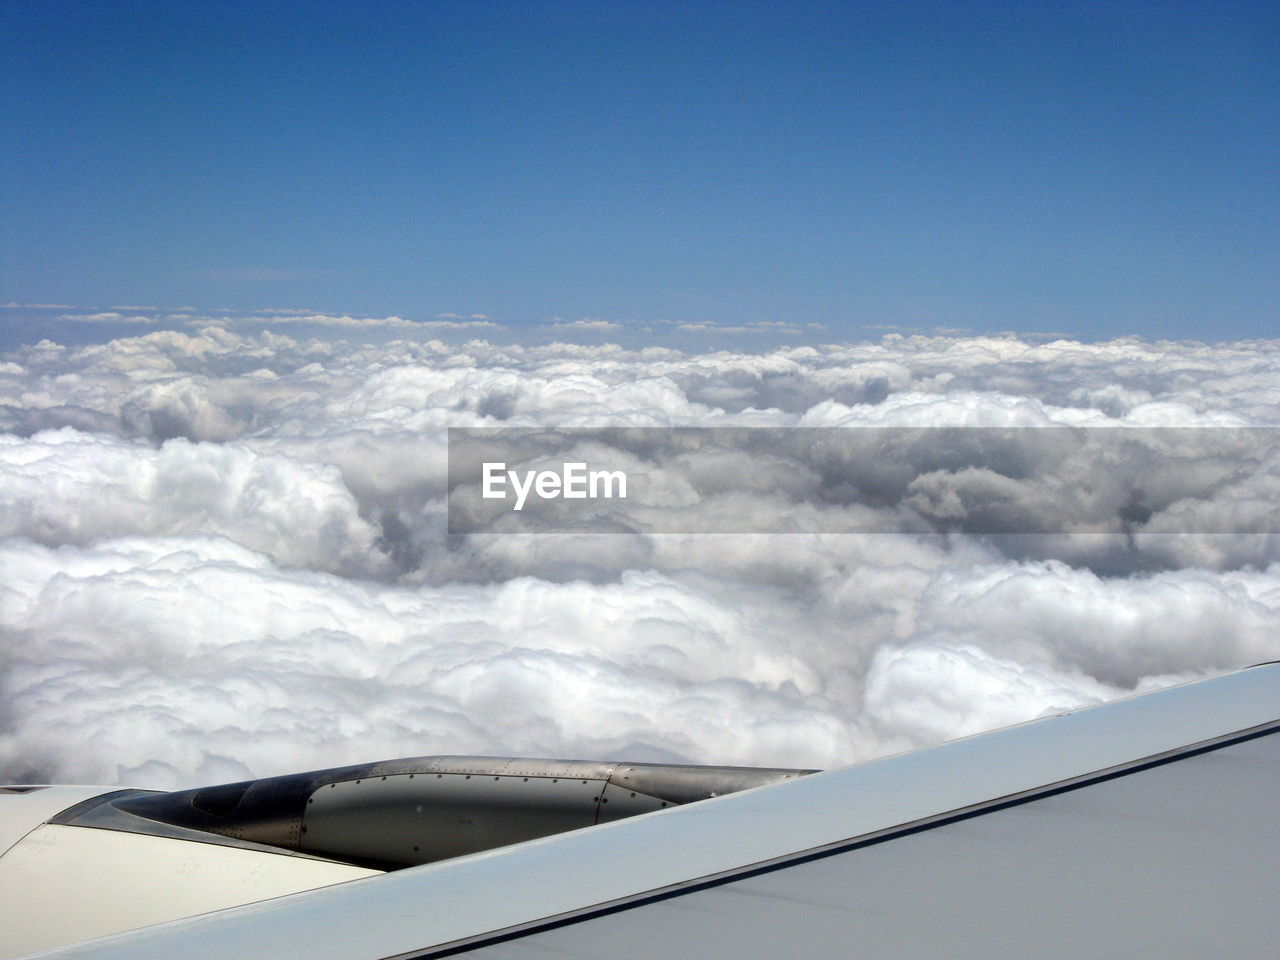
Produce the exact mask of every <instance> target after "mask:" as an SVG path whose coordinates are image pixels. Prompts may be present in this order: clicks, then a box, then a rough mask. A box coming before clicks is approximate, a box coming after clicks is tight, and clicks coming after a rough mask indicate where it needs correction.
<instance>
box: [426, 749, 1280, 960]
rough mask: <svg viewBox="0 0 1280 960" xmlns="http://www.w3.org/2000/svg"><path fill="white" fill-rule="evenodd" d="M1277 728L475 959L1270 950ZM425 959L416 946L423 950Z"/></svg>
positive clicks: (1231, 953) (1183, 956)
mask: <svg viewBox="0 0 1280 960" xmlns="http://www.w3.org/2000/svg"><path fill="white" fill-rule="evenodd" d="M1278 787H1280V734H1276V733H1273V734H1271V735H1269V736H1266V737H1263V738H1260V739H1255V740H1250V741H1247V742H1244V743H1239V744H1236V745H1234V746H1229V747H1225V748H1222V749H1220V750H1216V751H1213V752H1209V753H1203V754H1199V755H1195V756H1190V757H1186V758H1184V759H1181V760H1178V761H1176V762H1172V763H1169V764H1166V765H1162V766H1158V767H1154V768H1151V769H1147V770H1143V771H1140V772H1136V773H1131V774H1128V775H1125V776H1120V777H1116V778H1115V779H1111V780H1106V781H1103V782H1097V783H1091V784H1089V785H1087V786H1081V787H1079V788H1077V789H1074V790H1069V791H1066V792H1062V793H1057V794H1050V795H1048V796H1041V797H1039V798H1036V799H1027V800H1026V801H1025V802H1021V803H1017V804H1016V805H1012V806H1003V805H1002V804H1000V803H996V804H993V805H992V806H991V808H989V810H988V811H986V812H982V813H978V814H977V815H975V816H972V817H967V818H965V819H961V820H957V821H953V822H944V823H942V824H940V825H937V826H934V827H931V828H928V829H923V830H920V831H918V832H914V833H906V834H902V835H893V836H892V837H891V838H889V839H884V840H882V841H880V842H870V843H868V844H866V845H864V846H856V847H853V848H852V849H848V850H846V851H845V852H842V853H839V854H834V855H830V856H825V857H821V858H818V859H813V860H808V861H804V860H801V861H799V862H795V863H792V864H789V865H785V866H784V865H778V866H777V867H776V868H774V869H771V870H769V871H767V872H762V873H759V874H757V875H755V876H749V877H746V878H744V879H739V880H733V881H730V882H726V883H723V884H718V885H715V886H709V887H702V888H699V887H698V885H691V887H690V888H688V889H687V890H686V891H683V892H676V893H674V894H672V895H669V896H667V897H666V898H664V899H657V900H653V901H650V902H642V903H639V904H636V905H634V906H629V907H626V908H623V909H615V910H613V911H612V912H608V913H603V914H601V915H598V916H594V917H589V918H585V919H581V920H579V921H577V922H574V923H569V924H566V925H563V926H559V927H556V928H553V929H549V930H544V931H541V932H532V933H529V934H526V935H523V936H517V937H515V938H514V939H511V940H507V941H504V942H498V943H495V944H491V945H488V946H477V947H476V948H474V949H472V950H466V951H463V952H464V953H465V955H466V956H468V957H475V958H476V960H500V958H501V960H516V958H525V957H547V956H555V957H564V958H566V960H567V958H578V960H595V958H596V957H598V956H599V954H600V945H601V944H602V943H606V944H608V945H609V948H608V954H609V956H610V957H611V958H612V960H648V958H651V957H655V956H657V957H662V956H689V957H698V958H702V960H721V958H722V960H776V958H778V957H779V956H785V957H815V958H825V957H832V956H856V957H859V958H865V960H902V958H908V957H909V958H912V960H942V958H947V960H990V958H992V957H1010V958H1011V957H1018V958H1028V957H1030V958H1073V960H1076V958H1086V957H1095V958H1114V957H1124V958H1126V960H1140V958H1150V960H1203V958H1206V957H1214V958H1241V960H1244V958H1248V960H1259V958H1268V957H1276V956H1280V910H1277V908H1276V899H1277V894H1280V879H1278V877H1280V818H1277V817H1276V816H1275V815H1274V809H1275V796H1276V791H1277V788H1278ZM432 955H433V954H432V953H425V954H422V956H424V957H425V956H432Z"/></svg>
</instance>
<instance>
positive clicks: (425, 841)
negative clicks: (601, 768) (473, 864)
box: [302, 773, 604, 864]
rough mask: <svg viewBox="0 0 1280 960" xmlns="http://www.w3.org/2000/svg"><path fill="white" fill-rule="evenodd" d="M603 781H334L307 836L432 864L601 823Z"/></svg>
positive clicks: (318, 842)
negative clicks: (449, 858)
mask: <svg viewBox="0 0 1280 960" xmlns="http://www.w3.org/2000/svg"><path fill="white" fill-rule="evenodd" d="M603 786H604V781H603V780H590V779H583V778H580V777H517V776H501V775H493V776H491V775H488V774H469V773H468V774H462V773H427V774H420V775H419V774H412V773H404V774H399V775H391V776H386V777H375V778H373V779H366V780H348V781H344V782H342V783H331V784H330V785H329V786H327V787H322V788H321V789H319V790H317V791H316V793H315V795H314V796H313V797H312V798H311V799H310V800H308V801H307V804H308V805H307V811H306V815H305V818H304V820H303V831H304V834H303V837H302V842H303V844H304V845H306V847H307V848H308V849H314V850H324V851H325V852H326V853H328V854H329V855H331V856H336V857H339V858H343V859H353V860H369V861H377V862H385V863H400V864H406V863H428V862H430V861H432V860H442V859H444V858H446V857H457V856H461V855H462V854H466V853H475V852H476V851H478V850H490V849H492V848H494V847H501V846H505V845H506V844H509V843H519V842H520V841H521V840H527V839H529V838H530V837H542V836H546V835H547V834H551V833H560V832H562V831H564V830H574V829H577V828H579V827H589V826H591V825H592V824H594V823H595V822H596V810H597V808H598V807H599V805H600V803H599V801H600V790H601V788H602V787H603Z"/></svg>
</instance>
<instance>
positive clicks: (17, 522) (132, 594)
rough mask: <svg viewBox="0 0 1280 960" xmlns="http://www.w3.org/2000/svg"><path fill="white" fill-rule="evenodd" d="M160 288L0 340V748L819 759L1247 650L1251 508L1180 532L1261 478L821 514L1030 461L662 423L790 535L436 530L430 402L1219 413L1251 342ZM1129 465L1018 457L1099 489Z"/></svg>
mask: <svg viewBox="0 0 1280 960" xmlns="http://www.w3.org/2000/svg"><path fill="white" fill-rule="evenodd" d="M62 309H65V308H62ZM191 313H192V314H193V317H192V319H193V321H194V322H193V323H191V324H190V325H189V326H183V327H182V328H181V329H159V330H149V331H140V335H138V336H129V337H121V338H119V339H115V340H111V341H109V342H106V343H96V344H89V345H85V346H67V345H62V344H58V343H54V342H52V341H42V342H40V343H35V344H30V345H26V346H23V347H20V348H18V349H16V350H14V351H12V352H10V353H9V354H7V355H5V356H3V357H0V430H3V431H4V434H3V435H2V436H0V503H4V504H5V509H4V510H3V511H2V512H0V771H2V772H0V779H2V778H8V779H27V778H35V779H59V780H67V781H80V782H86V781H87V782H105V783H123V784H136V785H143V786H147V785H154V786H159V787H167V786H177V785H181V784H196V783H201V782H204V783H210V782H216V781H219V780H233V779H237V778H242V777H247V776H265V775H269V774H274V773H284V772H288V771H290V770H298V769H306V768H310V767H322V766H331V765H335V764H339V763H345V762H355V761H358V760H369V759H376V758H379V757H390V756H395V755H401V754H405V755H407V754H417V753H429V752H442V753H443V752H453V753H467V752H477V753H492V754H504V753H516V754H542V755H553V756H554V755H559V756H582V757H592V756H594V757H621V756H627V757H632V758H636V759H646V758H647V759H670V760H677V759H686V760H692V761H699V762H720V763H768V764H793V765H798V766H807V765H812V766H831V765H834V764H840V763H847V762H852V761H854V760H857V759H860V758H864V757H869V756H874V755H878V754H882V753H885V752H889V751H893V750H898V749H905V748H908V747H911V746H916V745H921V744H925V743H932V742H937V741H938V740H941V739H945V738H947V737H952V736H959V735H964V734H967V733H972V732H977V731H978V730H981V729H986V728H988V727H990V726H994V725H998V724H1003V723H1008V722H1015V721H1018V720H1022V719H1029V718H1031V717H1034V716H1037V715H1039V714H1042V713H1044V712H1046V711H1056V710H1062V709H1071V708H1074V707H1077V706H1081V705H1084V704H1088V703H1093V702H1098V701H1100V700H1104V699H1107V698H1110V697H1114V696H1119V695H1122V694H1124V693H1127V692H1129V691H1132V690H1135V689H1146V688H1149V687H1152V686H1157V685H1160V684H1165V683H1170V682H1174V681H1176V680H1179V679H1186V678H1191V677H1195V676H1202V675H1205V674H1208V673H1213V672H1217V671H1221V670H1225V669H1230V668H1233V667H1236V666H1241V665H1244V664H1246V663H1248V662H1251V661H1256V660H1263V659H1271V658H1275V657H1277V656H1280V640H1278V639H1277V638H1280V629H1277V628H1278V627H1280V550H1277V544H1276V542H1275V541H1276V538H1275V537H1270V536H1261V537H1259V536H1253V537H1249V536H1236V535H1230V536H1226V535H1221V534H1218V533H1215V532H1214V531H1215V530H1218V529H1221V527H1222V524H1223V522H1224V518H1225V520H1229V521H1232V522H1234V520H1236V519H1238V518H1240V517H1246V518H1247V517H1249V516H1253V515H1255V513H1257V514H1258V515H1265V513H1266V511H1267V510H1268V509H1270V505H1271V504H1274V503H1275V500H1276V494H1277V492H1280V491H1277V490H1276V489H1275V488H1274V485H1273V481H1272V480H1271V479H1270V477H1271V476H1272V475H1273V473H1274V471H1270V472H1268V471H1262V472H1260V473H1257V474H1254V475H1250V476H1235V475H1230V476H1227V477H1226V478H1225V480H1224V481H1223V482H1222V483H1219V484H1217V485H1215V486H1214V487H1213V490H1214V491H1215V495H1214V496H1213V497H1211V498H1209V499H1207V500H1202V501H1197V502H1192V501H1188V500H1185V498H1184V499H1180V498H1179V497H1178V496H1176V494H1177V484H1178V483H1179V482H1181V481H1180V480H1179V478H1178V477H1177V476H1174V475H1172V474H1170V475H1156V476H1150V473H1151V472H1150V471H1148V473H1147V474H1145V475H1146V476H1148V479H1149V480H1150V483H1149V484H1148V486H1149V489H1148V490H1147V491H1146V493H1147V495H1148V496H1149V497H1154V498H1156V500H1152V501H1151V503H1154V504H1155V505H1156V506H1157V507H1159V509H1158V510H1155V511H1154V512H1153V513H1152V514H1151V516H1150V518H1149V519H1148V521H1147V523H1148V526H1147V528H1146V529H1142V530H1139V531H1138V532H1136V533H1134V532H1132V531H1130V533H1129V534H1128V535H1124V534H1122V535H1117V536H1114V537H1080V536H1070V535H1060V534H1050V533H1040V534H1034V535H1027V536H965V535H960V534H953V535H950V536H947V537H926V536H914V535H902V534H881V535H858V536H853V535H850V536H838V535H834V534H832V533H831V532H830V529H829V527H827V526H823V524H822V520H823V518H824V517H830V516H832V515H833V514H832V512H833V511H840V510H843V509H847V503H846V501H845V500H842V499H841V493H840V489H841V488H840V484H841V483H842V482H843V483H852V482H853V481H857V482H859V483H871V482H872V481H874V480H876V479H877V477H879V481H880V482H883V483H884V484H886V486H885V487H884V488H883V491H882V492H884V493H885V494H886V497H888V499H886V500H884V501H883V502H882V503H881V504H880V505H879V506H875V505H873V506H872V507H871V508H870V509H873V510H878V511H880V513H879V514H876V516H879V517H880V518H881V519H891V513H890V506H886V504H892V505H893V509H897V506H896V505H897V504H898V503H899V501H901V500H904V499H905V500H908V501H911V502H913V503H916V505H917V506H919V507H921V508H924V507H928V508H929V509H933V510H936V511H947V510H957V509H963V510H965V511H974V510H976V509H979V508H982V509H995V508H993V507H992V506H991V504H993V503H995V504H997V506H999V509H1001V510H1006V511H1011V513H1009V514H1008V515H1013V513H1016V511H1024V512H1026V511H1029V513H1028V516H1031V517H1034V516H1036V511H1037V510H1039V511H1041V512H1043V511H1044V510H1046V509H1048V508H1047V507H1046V506H1045V504H1046V503H1047V502H1048V501H1046V500H1044V499H1043V497H1042V492H1043V491H1041V490H1040V488H1038V487H1037V485H1036V480H1037V478H1038V476H1039V474H1038V473H1037V470H1038V469H1039V467H1038V466H1037V463H1038V461H1037V462H1029V463H1026V464H1023V467H1024V470H1023V473H1021V474H1020V473H1019V472H1018V471H1017V470H1016V469H1015V467H1016V466H1017V463H1016V462H1015V460H1013V459H1010V455H1009V453H1008V451H1003V452H1002V451H1000V450H994V451H987V452H985V453H983V454H982V455H981V456H975V457H973V458H971V459H970V460H969V461H964V462H958V461H957V462H948V461H947V460H946V458H947V457H949V456H952V455H954V454H956V451H954V450H951V451H948V450H942V449H932V450H929V449H923V450H920V451H917V452H916V453H915V454H913V456H912V457H908V458H906V460H905V461H904V463H905V464H906V466H905V467H904V468H903V472H901V473H890V472H885V471H884V470H883V469H880V468H881V467H883V464H880V461H879V460H877V458H875V457H867V458H866V459H865V461H856V462H845V463H844V465H843V466H840V467H839V469H835V468H834V467H830V465H828V467H829V469H826V472H824V469H822V468H821V465H820V464H819V468H814V467H813V465H812V464H811V465H810V466H809V467H808V468H804V469H802V465H801V464H800V462H799V460H798V459H796V458H794V457H793V456H792V455H791V454H789V453H788V451H787V449H785V447H782V448H778V449H774V450H770V451H768V452H767V456H766V455H764V453H761V454H760V455H754V454H753V455H751V456H733V455H730V454H726V453H725V452H724V451H717V452H706V453H705V455H704V454H703V453H700V452H699V451H697V450H689V451H685V452H684V453H683V454H682V456H683V460H681V461H680V462H681V464H682V467H681V469H682V470H683V471H684V473H683V474H681V476H682V477H683V478H684V479H683V482H684V483H685V484H686V486H680V485H679V484H678V483H677V482H676V480H677V479H679V478H673V479H672V481H671V485H670V487H669V489H667V490H666V493H665V495H666V496H667V497H668V498H669V500H670V502H671V504H677V503H678V504H684V505H685V506H683V507H681V509H688V510H691V511H697V510H703V511H712V510H730V509H731V510H735V511H747V510H750V511H757V512H759V513H760V514H761V515H762V516H770V515H778V514H779V513H780V512H785V511H788V510H789V511H792V514H791V515H794V516H795V517H796V518H797V519H798V520H802V519H804V520H805V522H812V528H813V529H815V530H816V531H818V532H815V533H812V534H808V535H787V534H774V535H738V536H726V535H704V536H695V535H679V534H668V535H662V536H644V535H638V534H637V535H615V536H605V537H602V536H573V535H566V536H555V537H539V536H527V535H512V536H471V537H448V536H446V535H445V533H444V521H445V499H444V494H445V489H446V464H445V428H447V427H450V426H527V427H564V426H600V425H613V426H617V425H631V426H646V427H668V426H748V427H773V428H798V427H810V426H825V427H840V428H847V427H906V426H988V427H1007V426H1025V427H1035V428H1043V427H1052V426H1058V425H1078V426H1098V427H1110V428H1117V429H1123V428H1135V427H1141V428H1144V429H1146V428H1151V427H1156V426H1163V425H1170V424H1172V425H1178V426H1212V427H1215V428H1219V429H1221V430H1226V431H1229V429H1230V428H1235V427H1246V426H1266V425H1275V424H1277V423H1280V391H1277V389H1276V386H1275V384H1276V383H1277V382H1278V380H1277V374H1280V343H1277V342H1272V341H1253V342H1249V343H1242V344H1218V345H1205V344H1197V343H1161V344H1153V343H1148V342H1144V341H1139V340H1117V341H1111V342H1106V343H1081V342H1076V341H1070V340H1062V341H1056V342H1052V343H1039V342H1028V341H1026V340H1022V339H1019V338H1016V337H959V336H948V337H941V336H903V335H900V334H892V335H890V336H886V337H884V338H882V339H880V340H878V341H874V342H866V343H833V344H824V345H821V346H819V345H813V344H809V343H805V342H803V340H802V341H800V342H797V343H795V344H794V345H789V346H786V347H781V348H770V349H766V350H761V351H755V352H751V351H744V350H741V349H737V350H733V349H720V350H688V351H682V350H677V349H673V348H671V347H668V346H650V347H641V348H636V349H631V348H628V347H626V346H623V345H621V344H618V343H610V344H599V343H594V342H589V341H588V338H586V337H584V342H582V343H574V342H571V339H572V333H573V329H569V330H566V331H565V337H564V338H563V339H562V340H561V342H557V343H553V344H545V345H530V344H527V343H520V342H514V343H504V344H496V343H488V342H485V341H483V340H479V339H473V340H468V341H467V342H466V343H462V344H460V345H453V346H451V345H448V344H446V343H444V342H442V339H443V338H444V333H443V332H442V333H441V338H442V339H434V338H427V337H417V338H415V337H412V336H410V335H409V332H410V331H412V330H414V328H417V327H423V326H425V325H424V324H422V323H416V322H413V321H407V320H402V319H401V318H382V319H381V320H379V319H378V318H365V319H360V318H355V317H346V316H345V315H330V314H322V313H316V312H313V311H305V312H301V313H296V314H291V313H283V312H268V311H259V312H258V313H257V314H254V316H257V317H262V318H266V319H267V320H269V321H270V322H265V323H261V324H256V325H255V324H254V323H245V324H241V323H240V321H239V317H240V315H234V316H230V315H229V318H228V319H229V322H227V323H225V324H211V323H209V322H208V320H207V319H199V318H198V317H196V316H195V311H191ZM314 317H331V318H333V320H334V322H329V323H326V322H312V323H311V325H310V326H308V322H309V321H308V319H307V318H314ZM281 318H284V325H278V321H281ZM292 318H301V319H298V320H297V321H296V322H294V323H292V324H290V323H288V322H287V321H288V320H289V319H292ZM439 320H440V321H441V322H447V323H457V324H465V325H471V324H474V323H486V322H489V321H486V320H484V319H483V318H471V317H467V318H461V317H459V318H443V317H442V318H439ZM391 321H396V322H391ZM376 327H385V328H386V329H387V330H388V334H387V339H386V341H385V342H380V343H376V344H367V343H350V342H347V341H345V340H343V339H341V335H342V334H343V333H344V331H346V330H350V329H356V330H363V329H366V328H369V329H372V328H376ZM439 329H441V330H442V331H443V330H448V329H452V328H449V327H441V328H439ZM574 329H580V330H582V331H583V332H584V333H586V334H590V335H591V338H592V339H594V337H595V334H594V333H593V331H592V330H591V329H588V328H586V327H582V328H574ZM719 329H721V330H723V328H719ZM753 329H754V330H756V332H767V328H753ZM326 331H327V332H326ZM395 337H402V339H393V338H395ZM1137 435H1138V434H1136V433H1133V434H1132V436H1135V437H1136V436H1137ZM633 455H634V456H635V462H636V468H637V469H642V470H643V469H649V470H655V469H657V468H658V466H659V458H657V457H656V456H652V455H649V456H647V457H646V455H644V452H643V451H634V452H633ZM1257 455H1258V456H1259V457H1260V458H1262V459H1264V460H1265V458H1266V457H1267V456H1269V455H1270V454H1269V453H1268V451H1267V450H1266V449H1264V448H1262V447H1259V449H1258V450H1257ZM1133 457H1135V458H1136V457H1137V454H1136V453H1135V454H1133ZM1229 460H1230V458H1229V457H1226V458H1223V457H1219V458H1218V459H1217V460H1214V458H1213V457H1209V456H1207V455H1206V456H1205V457H1203V458H1201V460H1200V461H1197V462H1198V464H1199V465H1195V464H1192V463H1190V461H1189V462H1188V465H1187V469H1188V470H1189V471H1191V472H1189V473H1188V474H1187V477H1189V478H1192V479H1194V478H1195V477H1197V476H1200V474H1198V473H1195V471H1197V470H1206V471H1211V469H1216V467H1215V466H1214V464H1215V463H1216V464H1217V466H1218V467H1221V465H1222V463H1224V462H1228V461H1229ZM1139 462H1140V458H1139V459H1130V460H1128V461H1126V462H1125V464H1127V466H1126V465H1125V464H1120V465H1119V466H1117V464H1116V463H1111V464H1108V463H1107V462H1106V461H1105V459H1103V458H1101V457H1100V456H1098V455H1095V454H1093V453H1090V454H1089V455H1087V456H1081V457H1079V458H1077V459H1076V460H1075V461H1074V462H1072V463H1071V464H1070V465H1069V466H1068V467H1067V468H1064V469H1063V471H1062V474H1061V475H1060V476H1058V477H1055V478H1054V479H1055V480H1056V482H1058V483H1059V485H1060V486H1062V487H1063V488H1064V489H1067V490H1069V491H1075V492H1076V494H1077V495H1078V496H1079V497H1080V498H1081V502H1083V503H1086V504H1088V503H1094V502H1096V503H1098V504H1111V505H1112V506H1114V503H1113V500H1114V495H1118V494H1116V491H1119V490H1120V487H1119V485H1118V481H1117V479H1116V478H1118V477H1122V476H1123V475H1124V471H1125V470H1126V469H1128V470H1130V471H1132V470H1134V469H1136V468H1135V466H1134V464H1136V463H1139ZM1193 467H1194V470H1193V469H1192V468H1193ZM878 469H880V473H877V470H878ZM1205 475H1208V474H1205ZM691 491H692V493H691ZM699 491H702V492H701V493H699ZM708 492H709V493H708ZM710 494H714V496H712V495H710ZM889 494H892V496H891V497H889V496H888V495H889ZM699 497H701V498H702V499H699ZM1108 497H1111V498H1112V500H1108V499H1107V498H1108ZM681 498H683V499H681ZM912 498H915V500H912ZM1090 498H1093V499H1090ZM1160 498H1163V499H1160ZM1148 505H1150V504H1148ZM669 506H670V504H669V505H668V507H669ZM1251 511H1252V513H1251ZM1002 515H1003V514H1002ZM805 518H809V519H805ZM1162 524H1163V526H1162ZM1173 530H1181V531H1189V532H1188V533H1179V534H1177V535H1174V534H1173V533H1172V532H1170V531H1173Z"/></svg>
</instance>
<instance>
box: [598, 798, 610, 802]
mask: <svg viewBox="0 0 1280 960" xmlns="http://www.w3.org/2000/svg"><path fill="white" fill-rule="evenodd" d="M600 802H601V803H608V802H609V798H608V797H605V798H604V799H603V800H601V801H600Z"/></svg>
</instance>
